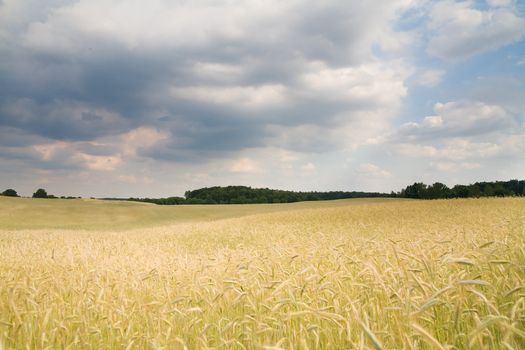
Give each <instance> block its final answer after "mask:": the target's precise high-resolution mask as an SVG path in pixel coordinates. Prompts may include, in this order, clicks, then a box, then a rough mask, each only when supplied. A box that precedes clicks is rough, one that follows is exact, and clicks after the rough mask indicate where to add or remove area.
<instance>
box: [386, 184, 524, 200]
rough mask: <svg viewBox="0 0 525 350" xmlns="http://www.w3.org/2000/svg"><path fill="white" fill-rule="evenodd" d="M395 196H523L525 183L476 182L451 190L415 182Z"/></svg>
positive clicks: (456, 186)
mask: <svg viewBox="0 0 525 350" xmlns="http://www.w3.org/2000/svg"><path fill="white" fill-rule="evenodd" d="M395 195H396V197H402V198H416V199H444V198H479V197H507V196H524V195H525V181H523V180H522V181H519V180H510V181H492V182H476V183H474V184H471V185H455V186H454V187H452V188H449V187H447V185H445V184H443V183H441V182H436V183H434V184H432V185H426V184H424V183H422V182H416V183H414V184H413V185H409V186H407V187H406V188H404V189H402V190H401V192H398V193H396V194H395Z"/></svg>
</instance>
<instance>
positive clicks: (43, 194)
mask: <svg viewBox="0 0 525 350" xmlns="http://www.w3.org/2000/svg"><path fill="white" fill-rule="evenodd" d="M33 198H47V192H46V190H44V189H43V188H39V189H38V190H36V192H35V193H33Z"/></svg>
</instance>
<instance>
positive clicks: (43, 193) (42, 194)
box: [0, 188, 80, 199]
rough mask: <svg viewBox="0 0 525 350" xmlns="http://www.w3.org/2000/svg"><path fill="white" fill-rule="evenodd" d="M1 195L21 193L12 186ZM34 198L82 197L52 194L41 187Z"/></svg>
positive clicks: (10, 195)
mask: <svg viewBox="0 0 525 350" xmlns="http://www.w3.org/2000/svg"><path fill="white" fill-rule="evenodd" d="M0 196H5V197H20V195H19V194H18V192H16V191H15V190H13V189H12V188H8V189H7V190H5V191H4V192H2V193H0ZM31 197H32V198H48V199H56V198H60V199H76V198H80V197H72V196H67V197H66V196H61V197H57V196H55V195H52V194H48V193H47V191H46V190H44V189H43V188H39V189H38V190H36V191H35V192H34V193H33V195H32V196H31Z"/></svg>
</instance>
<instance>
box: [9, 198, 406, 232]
mask: <svg viewBox="0 0 525 350" xmlns="http://www.w3.org/2000/svg"><path fill="white" fill-rule="evenodd" d="M403 200H404V199H391V198H375V199H342V200H333V201H319V202H299V203H289V204H250V205H241V204H228V205H174V206H160V205H154V204H149V203H139V202H128V201H103V200H92V199H35V198H9V197H2V196H0V229H10V230H20V229H42V228H54V229H55V228H56V229H81V230H96V229H104V230H115V231H119V230H127V229H133V228H137V227H152V226H159V225H170V224H178V223H182V222H197V221H209V220H217V219H224V218H232V217H239V216H245V215H252V214H260V213H271V212H277V211H288V210H296V209H305V208H329V207H340V206H347V205H360V204H364V203H384V202H390V201H403Z"/></svg>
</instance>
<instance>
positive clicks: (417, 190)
mask: <svg viewBox="0 0 525 350" xmlns="http://www.w3.org/2000/svg"><path fill="white" fill-rule="evenodd" d="M426 192H427V185H425V184H424V183H422V182H415V183H414V184H413V185H409V186H407V187H406V188H405V189H404V190H403V191H402V193H403V197H407V198H426V196H427V193H426Z"/></svg>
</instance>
